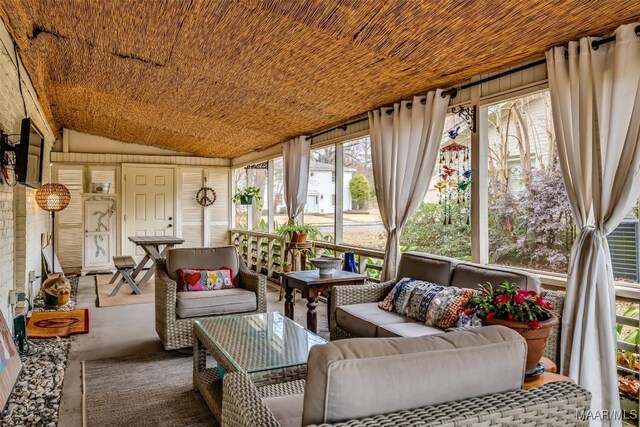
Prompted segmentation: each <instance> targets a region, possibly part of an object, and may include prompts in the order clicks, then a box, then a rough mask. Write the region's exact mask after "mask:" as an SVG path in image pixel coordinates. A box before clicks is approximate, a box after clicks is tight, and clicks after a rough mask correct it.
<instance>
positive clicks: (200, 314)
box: [155, 246, 267, 350]
mask: <svg viewBox="0 0 640 427" xmlns="http://www.w3.org/2000/svg"><path fill="white" fill-rule="evenodd" d="M156 267H157V269H156V276H155V277H156V278H155V283H156V295H155V316H156V322H155V323H156V332H157V333H158V336H159V337H160V339H161V340H162V345H163V346H164V348H165V349H166V350H175V349H180V348H186V347H191V346H193V326H192V325H193V322H194V321H195V320H198V319H203V318H207V317H211V316H221V315H227V314H236V313H243V314H253V313H265V312H266V311H267V278H266V276H264V275H262V274H257V273H254V272H253V271H251V270H249V269H248V268H247V266H246V265H245V263H244V261H243V260H242V259H241V258H240V257H239V256H238V252H237V250H236V248H235V246H223V247H217V248H177V249H171V250H169V251H167V256H166V260H163V261H160V262H158V263H157V265H156ZM220 267H228V268H230V269H231V271H232V272H233V282H234V284H235V286H236V288H234V289H224V290H218V291H203V292H178V284H177V280H178V278H177V273H176V271H177V270H178V269H179V268H193V269H203V268H211V269H217V268H220Z"/></svg>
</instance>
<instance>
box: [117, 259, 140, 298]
mask: <svg viewBox="0 0 640 427" xmlns="http://www.w3.org/2000/svg"><path fill="white" fill-rule="evenodd" d="M113 264H114V265H115V266H116V269H117V270H118V271H116V272H115V274H114V275H113V277H112V278H111V281H110V282H109V283H114V282H115V280H116V278H117V277H118V275H122V278H121V279H120V281H119V282H118V284H117V285H116V287H115V288H114V289H113V292H111V294H110V296H112V297H113V296H116V295H117V294H118V291H119V290H120V288H121V287H122V285H124V282H127V283H128V284H129V286H130V287H131V289H132V290H133V292H134V293H136V294H138V295H139V294H141V293H142V292H141V291H140V288H138V285H136V282H135V280H133V277H131V273H132V272H133V270H134V269H135V268H136V262H135V260H134V259H133V258H132V257H130V256H128V255H125V256H114V257H113Z"/></svg>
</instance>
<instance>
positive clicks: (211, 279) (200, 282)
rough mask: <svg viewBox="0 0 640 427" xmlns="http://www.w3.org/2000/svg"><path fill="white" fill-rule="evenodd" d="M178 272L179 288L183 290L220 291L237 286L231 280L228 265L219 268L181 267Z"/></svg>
mask: <svg viewBox="0 0 640 427" xmlns="http://www.w3.org/2000/svg"><path fill="white" fill-rule="evenodd" d="M176 273H177V275H178V277H179V278H180V283H179V286H178V288H179V291H182V292H197V291H219V290H221V289H231V288H234V287H235V286H234V285H233V281H232V280H231V277H232V273H231V269H230V268H227V267H220V268H219V269H217V270H198V269H191V268H180V269H178V271H177V272H176Z"/></svg>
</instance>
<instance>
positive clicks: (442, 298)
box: [424, 286, 473, 329]
mask: <svg viewBox="0 0 640 427" xmlns="http://www.w3.org/2000/svg"><path fill="white" fill-rule="evenodd" d="M472 296H473V289H460V288H455V287H453V286H448V287H444V288H443V289H442V290H441V291H440V292H438V294H437V295H436V296H435V297H434V298H433V300H432V301H431V303H430V304H429V307H428V309H427V313H426V316H425V322H424V324H425V325H427V326H435V327H436V328H442V329H448V328H452V327H454V326H455V325H456V323H457V321H458V317H460V315H461V314H462V313H463V312H464V308H465V306H466V305H467V303H468V302H469V300H470V299H471V297H472Z"/></svg>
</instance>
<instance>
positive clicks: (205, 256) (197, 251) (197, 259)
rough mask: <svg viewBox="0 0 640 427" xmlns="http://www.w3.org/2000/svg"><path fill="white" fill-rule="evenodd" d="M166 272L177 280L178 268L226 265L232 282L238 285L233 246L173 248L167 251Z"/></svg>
mask: <svg viewBox="0 0 640 427" xmlns="http://www.w3.org/2000/svg"><path fill="white" fill-rule="evenodd" d="M166 266H167V273H168V274H169V277H170V278H171V279H172V280H175V281H176V282H179V277H178V269H180V268H190V269H194V270H203V269H212V270H214V269H218V268H221V267H223V266H224V267H226V268H229V269H230V270H231V274H232V277H231V279H232V282H233V285H234V286H236V287H237V286H238V283H239V281H240V279H239V274H240V266H239V264H238V252H237V250H236V248H235V246H220V247H217V248H174V249H171V250H169V251H167V261H166Z"/></svg>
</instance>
